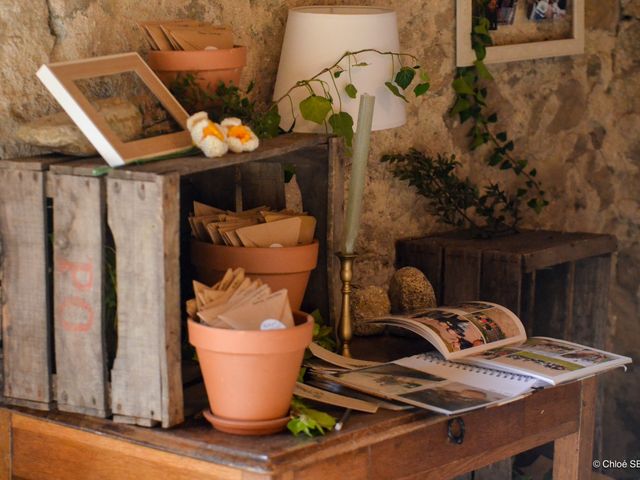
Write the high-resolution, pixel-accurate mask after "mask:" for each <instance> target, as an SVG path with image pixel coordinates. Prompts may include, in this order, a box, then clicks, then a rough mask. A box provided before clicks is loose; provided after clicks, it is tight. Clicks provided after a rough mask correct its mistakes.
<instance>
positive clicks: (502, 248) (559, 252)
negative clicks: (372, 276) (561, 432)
mask: <svg viewBox="0 0 640 480" xmlns="http://www.w3.org/2000/svg"><path fill="white" fill-rule="evenodd" d="M616 246H617V243H616V238H615V237H614V236H612V235H600V234H592V233H561V232H551V231H540V230H538V231H523V232H521V233H518V234H515V235H510V236H505V237H499V238H494V239H488V240H482V239H472V238H470V235H469V232H464V231H463V232H451V233H446V234H442V235H435V236H432V237H424V238H418V239H407V240H399V241H398V242H397V243H396V266H397V267H398V268H399V267H404V266H413V267H416V268H419V269H420V270H421V271H422V272H423V273H424V274H425V275H426V276H427V278H428V279H429V281H430V282H431V283H432V285H433V287H434V289H435V292H436V297H437V299H438V304H439V305H442V304H444V305H453V304H455V303H457V302H461V301H465V300H478V299H479V300H486V301H491V302H495V303H498V304H501V305H504V306H506V307H507V308H509V309H510V310H512V311H513V312H514V313H515V314H516V315H518V317H520V319H521V320H522V322H523V323H524V325H525V328H526V329H527V335H528V336H532V335H540V336H548V337H555V338H563V339H566V340H570V341H574V342H577V343H581V344H585V345H591V346H594V347H596V348H601V349H604V348H605V340H606V332H607V326H608V323H609V314H608V303H609V282H610V271H611V255H612V253H614V252H615V251H616ZM601 399H602V390H600V393H599V395H598V403H601ZM601 428H602V412H601V411H600V410H598V413H597V414H596V435H595V444H596V450H595V456H594V458H600V457H601V455H600V454H599V453H598V452H599V451H600V449H601Z"/></svg>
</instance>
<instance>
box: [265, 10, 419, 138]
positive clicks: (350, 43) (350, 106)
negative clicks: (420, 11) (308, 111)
mask: <svg viewBox="0 0 640 480" xmlns="http://www.w3.org/2000/svg"><path fill="white" fill-rule="evenodd" d="M368 48H371V49H376V50H379V51H381V52H399V49H400V41H399V39H398V26H397V19H396V13H395V11H393V10H391V9H387V8H378V7H360V6H311V7H299V8H292V9H290V10H289V18H288V20H287V27H286V31H285V34H284V42H283V45H282V53H281V55H280V66H279V68H278V77H277V79H276V85H275V89H274V95H273V98H274V100H277V99H279V98H280V97H281V96H282V95H284V94H285V93H286V92H287V91H288V90H289V89H290V88H291V87H292V86H293V85H295V84H296V82H298V81H300V80H307V79H309V78H311V77H312V76H313V75H315V74H317V73H318V72H320V71H321V70H322V69H323V68H326V67H329V66H331V65H333V64H334V63H335V62H336V61H337V60H338V59H339V58H340V57H341V56H342V55H343V54H344V53H345V52H347V51H350V52H354V51H357V50H362V49H368ZM357 59H358V62H366V63H368V65H367V66H363V67H352V68H351V80H350V78H349V73H348V72H344V73H342V74H341V76H340V77H339V78H334V79H333V80H335V83H336V85H337V87H338V91H336V89H335V87H334V83H333V80H332V79H331V76H330V75H329V74H328V73H325V74H323V75H322V76H321V77H319V78H320V79H321V80H324V81H325V82H326V85H327V87H328V88H329V92H330V94H331V96H332V98H333V105H334V109H335V110H336V111H338V110H339V109H341V110H342V111H343V112H347V113H349V114H350V115H351V117H352V118H353V119H354V123H355V122H356V121H357V120H356V119H357V117H358V105H359V98H358V97H359V95H360V94H362V93H368V94H369V95H374V96H375V97H376V100H375V111H374V117H373V128H372V129H373V130H383V129H386V128H394V127H399V126H400V125H403V124H404V123H405V121H406V113H405V106H404V101H403V100H402V99H400V98H398V97H396V96H394V95H393V94H392V93H391V92H390V91H389V90H388V89H387V87H386V86H385V82H388V81H391V80H392V79H393V76H394V71H395V70H397V69H399V67H400V66H399V63H398V61H397V59H394V58H392V57H391V56H389V55H379V54H377V53H374V52H367V53H363V54H360V55H358V56H357ZM341 65H342V66H343V68H344V69H345V70H347V69H348V65H349V63H348V60H347V59H345V60H344V61H343V62H342V63H341ZM350 82H351V83H353V84H354V85H355V86H356V88H357V89H358V96H357V97H356V98H355V99H352V98H349V97H348V96H347V94H346V93H345V91H344V87H345V86H346V85H347V84H348V83H350ZM313 88H314V90H315V91H316V94H319V95H320V94H322V88H321V87H320V85H319V84H317V83H316V82H314V83H313ZM308 96H309V91H308V90H307V89H306V88H297V89H295V90H294V91H293V92H291V97H292V100H293V107H294V111H293V114H292V111H291V104H290V103H289V101H288V100H286V99H285V100H283V101H282V102H281V103H280V104H279V106H278V108H279V112H280V115H281V117H282V121H281V122H280V126H281V127H282V128H284V129H285V130H288V129H289V128H290V127H291V125H292V123H293V120H294V117H293V115H295V117H296V124H295V128H294V130H295V131H296V132H313V133H324V132H325V127H324V126H323V125H318V124H316V123H313V122H310V121H307V120H305V119H303V118H302V115H300V111H299V109H298V105H299V104H300V102H301V101H302V100H304V99H305V98H306V97H308ZM338 96H339V97H340V99H341V101H342V106H340V100H339V99H338ZM354 128H355V125H354Z"/></svg>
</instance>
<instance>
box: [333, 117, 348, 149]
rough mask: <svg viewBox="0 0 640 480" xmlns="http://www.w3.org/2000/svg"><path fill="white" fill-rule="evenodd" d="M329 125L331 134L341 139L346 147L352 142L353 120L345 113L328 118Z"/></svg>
mask: <svg viewBox="0 0 640 480" xmlns="http://www.w3.org/2000/svg"><path fill="white" fill-rule="evenodd" d="M329 125H331V128H332V129H333V133H335V134H336V135H338V136H340V137H343V138H344V141H345V143H346V144H347V146H348V147H350V146H351V142H352V141H353V118H351V115H349V114H348V113H347V112H338V113H334V114H333V115H331V116H330V117H329Z"/></svg>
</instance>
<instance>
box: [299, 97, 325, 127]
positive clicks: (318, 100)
mask: <svg viewBox="0 0 640 480" xmlns="http://www.w3.org/2000/svg"><path fill="white" fill-rule="evenodd" d="M330 111H331V102H330V101H329V100H327V99H326V98H325V97H320V96H318V95H311V96H309V97H307V98H305V99H304V100H302V101H301V102H300V113H301V114H302V118H304V119H305V120H309V121H310V122H314V123H317V124H322V122H324V121H325V119H326V118H327V114H328V113H329V112H330Z"/></svg>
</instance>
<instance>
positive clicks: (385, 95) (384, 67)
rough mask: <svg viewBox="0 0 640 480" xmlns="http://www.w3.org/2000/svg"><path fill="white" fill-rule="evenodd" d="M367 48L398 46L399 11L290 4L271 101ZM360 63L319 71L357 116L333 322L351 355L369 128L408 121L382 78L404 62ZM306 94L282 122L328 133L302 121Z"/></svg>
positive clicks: (378, 59) (284, 111) (363, 58)
mask: <svg viewBox="0 0 640 480" xmlns="http://www.w3.org/2000/svg"><path fill="white" fill-rule="evenodd" d="M363 49H375V50H378V51H380V52H399V50H400V41H399V37H398V26H397V18H396V13H395V11H394V10H391V9H388V8H379V7H366V6H308V7H298V8H292V9H290V10H289V17H288V20H287V27H286V30H285V35H284V43H283V46H282V53H281V56H280V66H279V68H278V76H277V79H276V84H275V89H274V99H278V98H280V97H281V96H282V95H283V94H285V93H286V92H287V91H288V90H289V89H290V88H291V87H292V86H293V85H295V84H296V82H298V81H300V80H304V79H307V78H310V77H312V76H314V75H315V74H317V73H318V72H320V71H321V70H322V69H324V68H326V67H329V66H331V65H333V64H334V63H335V62H336V61H337V60H338V59H339V58H340V57H341V56H342V55H343V54H344V53H345V52H347V51H348V52H354V51H358V50H363ZM345 63H346V65H343V67H344V68H345V69H347V68H348V67H349V65H348V61H347V60H345ZM358 63H366V66H353V65H352V66H351V69H350V73H351V75H349V74H348V73H347V72H345V73H344V74H343V75H341V76H340V77H339V78H333V79H332V78H331V77H330V74H329V73H326V74H324V75H323V76H322V77H320V79H321V80H324V81H325V82H326V84H325V85H326V88H328V89H329V92H330V95H331V97H332V99H333V107H334V109H335V110H336V111H338V110H342V111H343V112H347V113H349V114H350V115H351V117H352V118H354V126H355V128H356V133H355V137H354V142H353V153H352V166H351V179H350V183H349V194H348V203H347V210H346V215H345V222H344V232H343V239H342V243H341V251H340V252H338V253H337V256H338V257H339V258H340V265H341V269H340V278H341V280H342V307H341V313H340V320H339V321H338V322H335V326H336V334H337V335H336V336H337V337H338V340H339V342H340V344H341V348H342V354H343V355H346V356H350V355H351V354H350V351H349V343H350V341H351V337H352V327H351V310H350V294H351V279H352V273H353V262H354V259H355V258H356V254H355V251H354V249H355V243H356V238H357V235H358V229H359V227H360V216H361V212H362V195H363V192H364V184H365V179H366V169H367V160H368V157H369V139H370V135H371V131H372V130H384V129H388V128H394V127H399V126H401V125H403V124H404V123H405V122H406V114H405V106H404V102H403V101H402V100H401V99H400V98H398V97H396V96H395V95H393V94H392V93H391V92H390V91H389V89H388V88H387V87H386V86H385V82H388V81H390V79H392V78H393V76H394V70H395V69H396V68H398V67H399V65H398V64H397V61H396V60H395V59H394V57H393V56H388V55H380V54H378V53H376V52H364V53H362V54H359V55H358ZM334 82H335V83H334ZM348 83H353V84H354V85H356V87H357V89H358V96H357V97H356V98H355V99H353V98H350V97H349V96H348V95H347V94H346V93H345V89H344V88H345V86H346V85H347V84H348ZM336 87H337V88H336ZM308 95H309V91H308V90H307V89H303V88H298V89H295V90H293V91H292V92H291V97H292V98H291V100H292V108H291V109H290V108H288V107H284V108H280V115H281V123H280V126H281V127H282V128H283V129H285V130H288V129H290V128H291V126H292V125H293V130H294V131H296V132H312V133H325V132H326V130H325V126H323V125H318V124H315V123H313V122H309V121H307V120H305V119H303V118H302V115H301V114H300V112H299V110H298V105H299V104H300V102H301V101H302V100H303V99H304V98H306V97H307V96H308ZM358 97H359V98H358ZM285 103H288V102H285ZM374 103H375V110H374Z"/></svg>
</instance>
